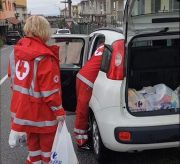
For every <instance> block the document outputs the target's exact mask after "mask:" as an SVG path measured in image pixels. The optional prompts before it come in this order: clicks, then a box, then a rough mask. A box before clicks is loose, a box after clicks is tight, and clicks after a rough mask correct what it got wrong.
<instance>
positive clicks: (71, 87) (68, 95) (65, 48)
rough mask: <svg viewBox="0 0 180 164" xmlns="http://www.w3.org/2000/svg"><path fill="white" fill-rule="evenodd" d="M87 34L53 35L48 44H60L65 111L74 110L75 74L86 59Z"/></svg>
mask: <svg viewBox="0 0 180 164" xmlns="http://www.w3.org/2000/svg"><path fill="white" fill-rule="evenodd" d="M88 43H89V36H88V35H53V36H52V37H51V40H50V42H49V44H50V45H57V46H60V49H59V59H60V62H59V64H60V74H61V87H62V102H63V107H64V109H65V110H66V111H75V107H76V87H75V86H76V74H77V73H78V71H79V70H80V69H81V68H82V65H83V63H84V62H85V60H86V59H87V57H86V56H87V54H88V53H87V50H88Z"/></svg>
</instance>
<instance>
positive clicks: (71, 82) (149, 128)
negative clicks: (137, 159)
mask: <svg viewBox="0 0 180 164" xmlns="http://www.w3.org/2000/svg"><path fill="white" fill-rule="evenodd" d="M156 2H157V1H155V0H127V4H126V8H125V13H124V26H123V28H118V29H112V28H102V29H98V30H97V31H95V32H93V33H92V34H90V35H89V36H87V35H70V36H67V37H66V38H65V37H64V38H62V36H61V38H59V37H58V36H54V37H53V38H54V40H55V43H57V44H59V43H60V42H64V43H63V44H64V45H65V47H67V48H65V49H64V50H63V49H62V51H63V52H61V54H62V53H65V52H66V54H67V55H65V56H66V57H67V56H68V57H69V60H67V58H66V60H64V61H65V62H64V63H61V78H62V92H63V93H62V95H63V106H64V107H65V109H67V110H75V105H76V96H75V78H76V74H77V72H78V71H79V69H81V67H82V66H83V65H84V64H85V62H86V61H87V60H88V59H89V58H90V57H91V55H92V54H93V52H94V51H95V49H96V47H97V45H96V43H97V41H98V39H99V38H101V37H105V49H104V53H103V59H102V63H101V69H100V71H99V74H98V76H97V79H96V81H95V83H94V87H93V94H92V98H91V100H90V103H89V108H90V119H89V125H90V130H91V137H92V143H93V149H94V153H95V156H96V157H97V159H103V158H104V157H105V155H106V150H107V149H110V150H114V151H119V152H132V151H142V150H148V149H161V148H172V147H179V146H180V107H179V101H180V100H179V97H178V96H179V94H180V93H179V91H178V89H177V88H178V87H179V86H180V53H179V49H180V39H179V33H180V30H179V29H180V28H179V20H180V19H179V8H177V6H179V1H178V0H172V1H170V0H169V1H166V3H168V4H166V3H165V2H164V1H163V3H156ZM71 37H72V38H71ZM68 38H69V39H68ZM67 39H68V40H69V41H68V40H67ZM72 42H74V43H73V44H74V46H78V47H79V48H80V49H79V51H77V53H75V54H76V58H73V54H72V56H71V55H70V53H67V50H69V52H71V53H72V52H75V51H74V50H78V48H76V49H75V48H72ZM68 46H69V49H68ZM72 50H73V51H72ZM72 58H73V60H74V59H77V60H75V61H73V60H70V59H72ZM158 103H159V104H158Z"/></svg>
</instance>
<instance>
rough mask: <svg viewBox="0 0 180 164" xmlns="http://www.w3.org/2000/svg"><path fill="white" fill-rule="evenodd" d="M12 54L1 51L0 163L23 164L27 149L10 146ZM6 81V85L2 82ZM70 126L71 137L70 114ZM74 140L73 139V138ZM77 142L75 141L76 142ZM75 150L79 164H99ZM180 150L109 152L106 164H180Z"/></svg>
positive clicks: (8, 48) (70, 117) (8, 50)
mask: <svg viewBox="0 0 180 164" xmlns="http://www.w3.org/2000/svg"><path fill="white" fill-rule="evenodd" d="M11 52H12V46H4V47H3V48H2V49H1V51H0V80H1V85H0V110H1V112H0V113H1V118H0V127H1V128H0V144H1V145H0V157H1V160H0V164H24V163H25V159H26V157H27V150H26V148H25V147H22V148H15V149H11V148H10V147H9V145H8V135H9V131H10V112H9V103H10V89H9V81H8V80H7V79H6V75H7V65H8V58H9V55H10V53H11ZM3 77H5V78H4V80H3V82H2V79H3ZM66 122H67V126H68V129H69V131H70V133H71V134H72V130H73V123H74V115H71V114H68V116H67V120H66ZM72 138H73V137H72ZM73 143H74V141H73ZM74 148H75V151H76V154H77V157H78V160H79V162H80V164H99V163H100V162H97V161H96V160H95V158H94V156H93V152H91V151H87V152H85V151H84V152H79V151H77V148H76V145H75V144H74ZM179 154H180V153H179V151H178V150H177V149H163V150H150V151H144V152H139V153H116V152H110V153H109V155H108V156H109V160H106V161H105V162H102V163H103V164H179V163H180V158H179Z"/></svg>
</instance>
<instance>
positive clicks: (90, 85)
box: [77, 73, 94, 88]
mask: <svg viewBox="0 0 180 164" xmlns="http://www.w3.org/2000/svg"><path fill="white" fill-rule="evenodd" d="M77 78H78V79H80V80H81V81H82V82H84V83H85V84H87V85H88V86H89V87H91V88H93V85H94V84H93V83H92V82H91V81H89V80H88V79H86V78H85V77H84V76H82V75H81V74H80V73H78V74H77Z"/></svg>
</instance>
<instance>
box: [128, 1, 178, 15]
mask: <svg viewBox="0 0 180 164" xmlns="http://www.w3.org/2000/svg"><path fill="white" fill-rule="evenodd" d="M179 5H180V1H179V0H135V2H134V5H133V10H132V16H137V15H146V14H154V13H172V12H177V11H179V10H180V9H179Z"/></svg>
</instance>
